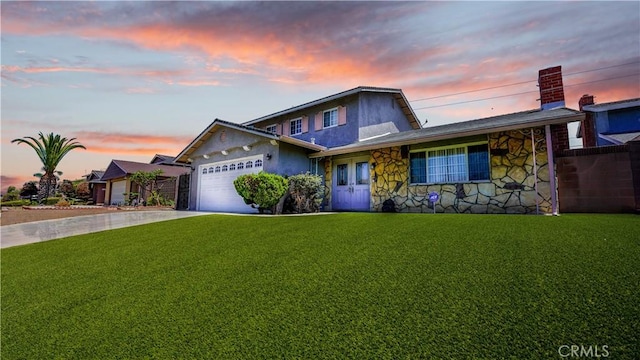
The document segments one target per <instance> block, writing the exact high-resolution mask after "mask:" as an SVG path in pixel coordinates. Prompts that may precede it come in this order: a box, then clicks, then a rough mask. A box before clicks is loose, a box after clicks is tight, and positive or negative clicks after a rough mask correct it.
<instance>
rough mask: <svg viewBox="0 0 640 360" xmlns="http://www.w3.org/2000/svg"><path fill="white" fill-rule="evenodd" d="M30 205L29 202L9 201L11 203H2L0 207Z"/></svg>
mask: <svg viewBox="0 0 640 360" xmlns="http://www.w3.org/2000/svg"><path fill="white" fill-rule="evenodd" d="M29 204H31V201H29V200H11V201H3V202H2V206H10V207H13V206H27V205H29Z"/></svg>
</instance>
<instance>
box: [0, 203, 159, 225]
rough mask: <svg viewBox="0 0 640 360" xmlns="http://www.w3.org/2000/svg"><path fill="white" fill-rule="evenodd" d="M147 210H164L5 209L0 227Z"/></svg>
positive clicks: (0, 220) (0, 218) (0, 219)
mask: <svg viewBox="0 0 640 360" xmlns="http://www.w3.org/2000/svg"><path fill="white" fill-rule="evenodd" d="M145 210H162V209H158V208H148V209H147V208H140V209H139V210H117V209H108V208H106V207H105V208H90V209H43V210H28V209H23V208H3V209H2V215H1V216H0V226H4V225H13V224H20V223H26V222H32V221H41V220H52V219H63V218H68V217H74V216H83V215H96V214H104V213H112V212H114V211H145Z"/></svg>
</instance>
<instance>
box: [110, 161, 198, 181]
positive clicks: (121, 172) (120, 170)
mask: <svg viewBox="0 0 640 360" xmlns="http://www.w3.org/2000/svg"><path fill="white" fill-rule="evenodd" d="M155 170H162V174H160V176H163V177H176V176H180V175H182V174H185V173H187V172H189V170H190V169H189V168H188V167H182V166H169V165H158V164H147V163H140V162H135V161H127V160H111V163H110V164H109V166H108V167H107V170H105V172H104V174H103V175H102V177H101V178H100V180H102V181H106V180H111V179H116V178H119V177H124V176H126V175H127V174H133V173H135V172H137V171H144V172H151V171H155Z"/></svg>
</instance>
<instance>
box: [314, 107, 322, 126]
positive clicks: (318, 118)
mask: <svg viewBox="0 0 640 360" xmlns="http://www.w3.org/2000/svg"><path fill="white" fill-rule="evenodd" d="M315 130H316V131H318V130H322V111H320V112H319V113H317V114H316V128H315Z"/></svg>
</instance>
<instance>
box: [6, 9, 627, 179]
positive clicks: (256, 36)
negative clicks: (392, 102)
mask: <svg viewBox="0 0 640 360" xmlns="http://www.w3.org/2000/svg"><path fill="white" fill-rule="evenodd" d="M1 8H2V19H1V20H2V23H1V31H2V32H1V36H2V43H1V45H2V87H1V91H2V93H1V97H2V122H1V126H2V127H1V131H2V136H1V151H2V164H1V170H2V171H1V175H2V178H1V181H2V191H5V189H6V187H7V186H9V185H15V186H17V187H18V188H19V187H21V186H22V184H23V183H24V182H26V181H29V180H36V178H34V177H33V176H32V174H33V173H36V172H39V170H40V167H41V165H40V163H39V160H38V159H37V157H36V155H35V153H34V151H33V150H32V149H31V148H29V147H27V146H25V145H16V144H11V140H12V139H15V138H21V137H23V136H35V135H36V134H37V133H38V132H39V131H42V132H51V131H53V132H56V133H59V134H61V135H63V136H66V137H76V138H77V139H78V141H79V142H81V143H82V144H84V145H85V146H86V147H87V150H86V151H85V150H74V151H72V152H71V153H70V154H69V155H68V156H67V157H66V158H65V159H64V160H63V161H62V163H61V164H60V166H59V168H58V170H61V171H63V172H64V175H63V176H62V178H65V179H77V178H80V177H81V176H82V175H83V174H86V173H88V172H90V171H91V170H92V169H104V168H106V167H107V165H108V164H109V162H110V161H111V159H122V160H132V161H141V162H149V161H150V160H151V158H152V157H153V155H154V154H157V153H159V154H166V155H172V156H175V155H177V154H178V153H179V152H180V151H181V150H182V149H183V148H184V147H185V146H186V145H187V144H188V143H189V142H190V141H191V140H192V139H193V138H194V137H195V136H197V135H198V134H199V133H200V132H201V131H202V130H203V129H204V128H205V127H206V126H207V125H209V124H210V123H211V121H213V120H214V119H215V118H220V119H224V120H228V121H233V122H239V123H240V122H245V121H248V120H252V119H255V118H258V117H261V116H264V115H267V114H271V113H273V112H276V111H279V110H283V109H286V108H289V107H291V106H296V105H299V104H302V103H305V102H308V101H311V100H315V99H318V98H321V97H324V96H328V95H331V94H334V93H337V92H340V91H344V90H348V89H351V88H354V87H356V86H360V85H367V86H379V87H393V88H400V89H402V90H403V91H404V93H405V95H406V97H407V98H408V99H409V101H410V103H411V105H412V107H413V108H414V110H415V112H416V114H417V115H418V118H419V119H420V121H422V122H424V121H425V119H428V124H427V125H426V126H435V125H442V124H447V123H453V122H459V121H464V120H471V119H476V118H482V117H487V116H492V115H499V114H506V113H511V112H516V111H522V110H527V109H533V108H538V107H539V103H538V101H537V99H538V97H539V96H538V95H539V94H538V89H537V86H536V85H537V74H538V70H540V69H544V68H547V67H550V66H557V65H561V66H562V69H563V74H564V84H565V95H566V96H565V97H566V105H567V106H568V107H570V108H574V109H577V108H578V99H579V98H580V96H581V95H583V94H587V93H588V94H593V95H595V99H596V103H603V102H610V101H616V100H622V99H629V98H636V97H640V2H637V1H629V2H581V1H580V2H430V1H428V2H260V3H257V2H209V1H202V2H102V1H99V2H22V1H20V2H8V1H2V3H1ZM482 89H485V90H482ZM474 90H482V91H474ZM482 99H488V100H482ZM477 100H481V101H477ZM451 104H454V105H451Z"/></svg>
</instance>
